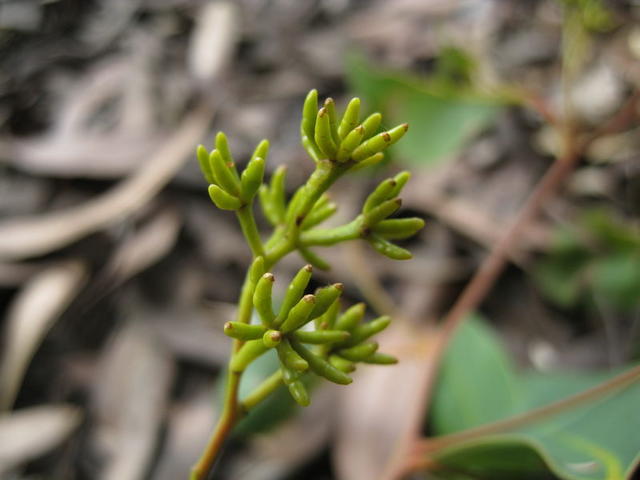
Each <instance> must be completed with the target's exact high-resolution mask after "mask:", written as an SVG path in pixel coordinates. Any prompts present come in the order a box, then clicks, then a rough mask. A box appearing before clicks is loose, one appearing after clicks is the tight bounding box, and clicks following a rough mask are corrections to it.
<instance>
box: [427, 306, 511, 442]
mask: <svg viewBox="0 0 640 480" xmlns="http://www.w3.org/2000/svg"><path fill="white" fill-rule="evenodd" d="M521 405H522V399H521V398H520V392H519V388H518V381H517V378H516V375H515V372H514V371H513V369H512V367H511V363H510V361H509V358H508V356H507V354H506V352H505V351H504V350H503V348H502V347H501V345H500V343H499V341H498V339H497V338H496V337H495V334H494V333H493V332H491V330H490V328H489V327H488V326H487V325H486V324H485V323H483V322H482V321H481V320H480V317H479V316H474V317H473V318H469V319H467V320H466V321H465V322H464V323H463V324H462V326H461V327H460V330H459V331H458V332H457V333H456V336H455V337H454V339H453V340H452V342H451V344H450V345H449V349H448V350H447V353H446V355H445V358H444V363H443V364H442V368H441V371H440V374H439V381H438V387H437V389H436V394H435V397H434V403H433V410H432V414H433V417H432V421H433V427H434V429H435V431H436V432H437V433H439V434H442V433H452V432H457V431H460V430H464V429H467V428H471V427H477V426H479V425H483V424H485V423H489V422H492V421H495V420H499V419H501V418H504V417H507V416H509V415H511V414H514V413H516V412H518V411H519V410H520V409H521V408H520V407H521Z"/></svg>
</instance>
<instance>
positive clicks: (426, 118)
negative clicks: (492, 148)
mask: <svg viewBox="0 0 640 480" xmlns="http://www.w3.org/2000/svg"><path fill="white" fill-rule="evenodd" d="M346 69H347V78H348V81H349V83H350V85H351V88H352V89H353V90H354V91H356V92H358V93H361V94H362V96H363V97H364V98H365V99H366V100H367V101H368V102H369V104H370V105H371V104H372V106H373V108H375V109H380V110H381V111H382V112H383V113H384V115H385V122H386V123H388V124H395V123H399V122H408V123H409V125H411V128H410V130H409V132H408V133H407V135H406V138H405V139H404V140H403V141H402V142H400V143H398V145H397V146H396V147H394V151H395V152H397V153H398V154H399V155H400V156H401V157H402V158H403V159H404V160H406V161H409V162H413V163H418V164H427V165H435V164H437V163H439V162H441V161H443V160H445V159H447V158H449V157H451V156H452V155H454V154H455V153H457V152H458V151H459V150H460V149H461V148H462V147H463V145H464V143H465V142H466V141H467V140H468V139H469V138H470V137H471V136H473V135H474V134H476V133H478V132H479V131H480V130H482V129H483V128H485V127H487V126H488V125H489V124H490V123H491V122H492V121H493V120H494V119H495V118H496V114H497V113H498V112H499V111H500V109H501V107H502V106H503V102H502V101H501V100H499V99H497V98H495V97H488V96H483V95H480V94H478V93H476V92H474V91H473V90H471V89H470V88H469V87H466V86H458V85H455V84H454V83H447V82H445V81H444V80H443V78H441V77H440V76H438V77H437V78H436V77H434V78H432V79H424V78H418V77H411V76H409V75H406V74H400V73H390V72H386V71H383V70H380V69H377V68H374V67H372V66H371V65H369V64H368V63H367V62H366V61H365V60H364V59H363V58H361V57H360V56H356V55H352V56H349V57H348V58H347V67H346Z"/></svg>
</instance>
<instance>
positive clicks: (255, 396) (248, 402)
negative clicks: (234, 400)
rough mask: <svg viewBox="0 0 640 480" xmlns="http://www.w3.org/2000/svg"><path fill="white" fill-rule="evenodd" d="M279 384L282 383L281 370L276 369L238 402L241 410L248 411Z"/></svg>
mask: <svg viewBox="0 0 640 480" xmlns="http://www.w3.org/2000/svg"><path fill="white" fill-rule="evenodd" d="M280 385H282V371H281V370H280V369H278V370H277V371H276V372H274V373H273V375H271V376H270V377H269V378H267V379H266V380H265V381H264V382H262V383H261V384H260V385H258V386H257V387H256V388H255V389H254V390H253V391H252V392H251V393H250V394H249V395H247V397H246V398H245V399H244V400H243V401H242V402H240V405H241V406H242V410H243V411H245V412H248V411H249V410H251V409H252V408H253V407H255V406H256V405H258V404H259V403H260V402H262V401H263V400H264V399H265V398H267V397H268V396H269V395H271V394H272V393H273V392H274V391H275V390H276V389H277V388H278V387H279V386H280Z"/></svg>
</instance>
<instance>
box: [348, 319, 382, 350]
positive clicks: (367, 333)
mask: <svg viewBox="0 0 640 480" xmlns="http://www.w3.org/2000/svg"><path fill="white" fill-rule="evenodd" d="M390 323H391V317H389V316H387V315H384V316H382V317H379V318H376V319H375V320H373V321H371V322H368V323H363V324H362V325H358V326H357V327H355V328H354V329H353V330H351V338H349V339H348V340H346V341H344V342H342V343H340V346H341V347H352V346H354V345H358V344H359V343H362V342H363V341H365V340H367V339H368V338H370V337H373V336H374V335H375V334H376V333H380V332H381V331H383V330H384V329H385V328H387V327H388V326H389V324H390Z"/></svg>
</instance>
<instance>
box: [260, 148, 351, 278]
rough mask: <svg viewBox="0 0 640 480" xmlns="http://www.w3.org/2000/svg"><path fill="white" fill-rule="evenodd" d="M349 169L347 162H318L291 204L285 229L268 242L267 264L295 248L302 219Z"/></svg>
mask: <svg viewBox="0 0 640 480" xmlns="http://www.w3.org/2000/svg"><path fill="white" fill-rule="evenodd" d="M347 170H348V168H347V166H346V164H337V163H334V162H331V161H330V160H321V161H319V162H318V164H317V167H316V169H315V170H314V172H313V173H312V174H311V176H310V177H309V179H308V180H307V183H305V184H304V186H302V187H301V189H300V190H299V191H298V193H297V194H296V195H300V198H299V199H296V198H295V197H296V195H294V200H292V201H291V203H290V204H289V208H288V210H287V213H286V217H285V222H286V225H285V226H284V231H278V232H277V235H278V237H275V234H274V237H272V239H270V240H269V242H268V244H269V245H271V248H270V249H269V251H268V252H267V255H266V257H265V260H266V264H267V265H269V266H272V265H274V264H275V263H277V262H278V260H280V259H281V258H282V257H284V256H285V255H287V254H288V253H290V252H292V251H293V250H295V248H296V245H297V243H298V237H299V236H300V225H301V224H302V221H303V220H304V219H305V217H306V216H307V215H308V214H309V212H310V211H311V209H312V208H313V206H314V205H315V203H316V202H317V201H318V199H319V198H320V197H321V196H322V194H323V193H325V192H326V191H327V190H329V188H330V187H331V185H333V183H334V182H335V181H336V180H337V179H338V178H340V176H341V175H342V174H343V173H344V172H346V171H347Z"/></svg>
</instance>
